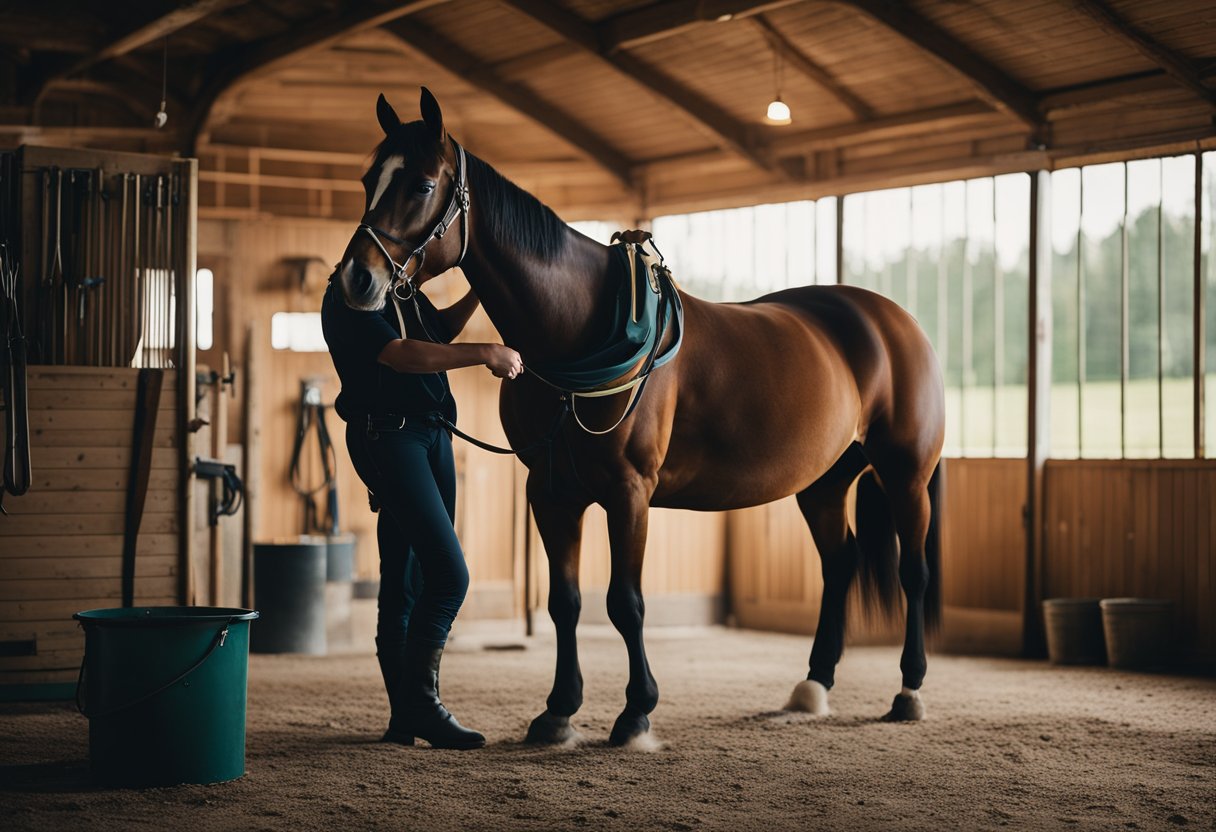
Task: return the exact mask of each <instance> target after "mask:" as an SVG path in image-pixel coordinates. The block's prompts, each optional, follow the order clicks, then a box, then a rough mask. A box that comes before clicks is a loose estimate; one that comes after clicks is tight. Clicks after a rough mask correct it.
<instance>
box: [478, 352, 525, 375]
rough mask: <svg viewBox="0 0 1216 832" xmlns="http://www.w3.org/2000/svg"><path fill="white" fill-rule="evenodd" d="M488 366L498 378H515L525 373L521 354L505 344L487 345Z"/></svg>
mask: <svg viewBox="0 0 1216 832" xmlns="http://www.w3.org/2000/svg"><path fill="white" fill-rule="evenodd" d="M486 346H487V347H488V349H487V350H486V352H487V355H486V362H485V364H486V366H487V367H489V368H490V372H491V373H493V374H494V375H495V376H496V377H498V378H515V377H516V376H517V375H519V374H520V373H522V372H523V371H524V360H523V359H522V358H521V357H520V355H519V353H517V352H516V351H515V350H513V349H511V348H510V347H508V346H505V345H503V344H487V345H486Z"/></svg>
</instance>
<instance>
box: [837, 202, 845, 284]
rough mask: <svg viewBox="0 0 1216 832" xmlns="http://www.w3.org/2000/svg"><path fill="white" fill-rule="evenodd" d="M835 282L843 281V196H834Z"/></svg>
mask: <svg viewBox="0 0 1216 832" xmlns="http://www.w3.org/2000/svg"><path fill="white" fill-rule="evenodd" d="M836 282H837V283H844V282H845V280H844V196H843V195H842V196H838V197H836Z"/></svg>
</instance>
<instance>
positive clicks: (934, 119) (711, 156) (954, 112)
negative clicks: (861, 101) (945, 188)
mask: <svg viewBox="0 0 1216 832" xmlns="http://www.w3.org/2000/svg"><path fill="white" fill-rule="evenodd" d="M995 119H999V120H1001V121H1004V117H1003V116H1002V115H1001V114H999V113H998V112H997V111H996V110H994V109H992V107H991V106H990V105H989V104H987V103H986V102H983V101H961V102H958V103H957V104H946V105H944V106H941V107H932V108H930V109H927V110H911V111H908V112H904V113H896V114H894V115H889V116H879V117H877V118H874V119H872V120H870V121H867V122H852V123H849V124H838V125H834V126H831V127H818V128H815V129H813V130H803V131H801V132H798V133H789V134H783V135H782V136H781V137H780V138H778V139H776V140H774V141H772V142H770V143H769V144H768V145H767V150H768V152H769V153H771V154H772V155H773V156H774V157H775V158H778V159H782V158H790V157H792V156H799V155H802V156H805V155H806V154H808V153H812V152H816V151H824V150H836V149H838V148H842V147H851V146H855V145H861V144H868V143H871V142H878V141H891V140H895V139H907V138H911V137H914V136H920V135H923V134H925V133H942V132H949V131H965V130H968V129H974V128H976V127H982V126H986V125H991V124H992V123H993V121H994V120H995ZM962 135H964V136H965V135H966V134H965V133H963V134H962ZM720 158H721V153H720V152H718V151H711V152H696V153H685V154H680V155H678V156H671V157H666V158H660V159H649V160H647V161H646V162H645V163H644V165H643V166H642V168H643V170H645V171H646V172H649V171H651V170H653V169H668V170H671V169H683V168H695V167H696V166H698V165H701V164H704V163H706V162H712V161H714V160H715V159H720Z"/></svg>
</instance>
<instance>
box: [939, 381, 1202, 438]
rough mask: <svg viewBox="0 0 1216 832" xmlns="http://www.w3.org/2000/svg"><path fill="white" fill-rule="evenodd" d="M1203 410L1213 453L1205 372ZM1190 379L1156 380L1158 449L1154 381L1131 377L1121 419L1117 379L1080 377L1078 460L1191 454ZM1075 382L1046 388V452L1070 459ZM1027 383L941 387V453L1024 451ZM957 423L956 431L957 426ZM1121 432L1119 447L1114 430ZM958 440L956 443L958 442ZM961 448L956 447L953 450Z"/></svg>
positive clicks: (1075, 427)
mask: <svg viewBox="0 0 1216 832" xmlns="http://www.w3.org/2000/svg"><path fill="white" fill-rule="evenodd" d="M1206 384H1207V388H1206V389H1207V401H1208V406H1207V407H1206V408H1205V409H1204V410H1205V421H1206V436H1207V437H1209V440H1208V443H1207V444H1208V456H1216V453H1214V452H1213V451H1214V450H1216V448H1214V445H1216V373H1209V374H1208V375H1207V380H1206ZM1192 389H1193V388H1192V382H1191V379H1189V378H1171V379H1166V380H1165V382H1164V384H1163V385H1162V389H1161V393H1162V396H1161V398H1162V404H1163V407H1162V411H1163V416H1164V424H1165V430H1164V435H1163V439H1164V454H1163V453H1162V452H1161V438H1162V437H1159V435H1158V405H1157V397H1158V390H1157V382H1156V380H1154V379H1135V380H1131V381H1129V382H1128V384H1127V407H1126V414H1127V423H1126V426H1124V425H1123V422H1122V418H1121V415H1120V414H1121V412H1122V410H1121V408H1120V406H1119V382H1118V381H1097V382H1086V383H1085V385H1084V389H1083V392H1082V399H1081V412H1082V416H1083V423H1082V424H1081V425H1080V432H1081V437H1082V448H1081V455H1082V456H1085V457H1091V458H1093V457H1114V458H1118V457H1128V458H1133V457H1140V458H1145V457H1146V458H1157V457H1160V456H1166V457H1181V458H1190V457H1193V456H1194V446H1193V430H1192V427H1191V418H1192V417H1191V413H1192ZM1077 398H1078V397H1077V384H1076V382H1071V383H1061V384H1054V385H1052V391H1051V434H1050V440H1051V456H1053V457H1057V458H1060V459H1069V458H1076V457H1077V456H1078V452H1077V432H1078V425H1077ZM1026 406H1027V404H1026V387H1025V385H1004V386H1001V387H997V388H995V389H994V388H992V387H982V388H970V389H968V390H966V391H965V393H964V391H961V390H959V388H957V387H953V388H948V389H947V390H946V455H947V456H972V457H989V456H1007V457H1008V456H1012V457H1017V456H1025V454H1026V416H1027V413H1026ZM960 428H961V430H960ZM1121 432H1125V434H1126V440H1125V441H1126V451H1124V450H1123V449H1121V447H1120V433H1121ZM960 439H961V440H962V441H961V442H960ZM960 445H961V446H962V447H961V448H960Z"/></svg>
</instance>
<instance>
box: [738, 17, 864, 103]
mask: <svg viewBox="0 0 1216 832" xmlns="http://www.w3.org/2000/svg"><path fill="white" fill-rule="evenodd" d="M748 20H749V21H750V22H751V23H752V25H753V26H755V27H756V28H757V29H758V30H759V31H760V33H761V34H763V35H764V37H765V38H767V39H768V41H769V43H771V44H772V45H773V48H774V49H776V50H778V51H780V52H781V55H782V57H783V58H784V59H785V61H786V63H788V64H789V65H790V66H791V67H793V68H794V69H795V70H797V71H798V72H801V73H802V74H803V75H804V76H806V77H807V78H809V79H810V80H811V81H813V82H814V83H816V84H818V85H819V86H820V87H822V88H823V89H824V90H826V91H827V92H828V93H829V94H830V95H831V96H832V97H833V98H835V99H836V100H837V101H839V102H840V103H841V104H843V105H844V106H845V107H847V108H848V110H849V112H851V113H852V114H853V115H854V117H856V118H857V120H858V121H866V120H867V119H870V118H873V117H874V111H873V110H872V109H871V108H870V105H868V104H866V102H864V101H862V100H861V99H860V98H858V97H857V96H856V95H854V94H853V92H852V91H851V90H850V89H849V88H848V87H846V86H845V85H844V84H842V83H840V81H839V80H837V78H836V76H834V75H833V74H832V73H831V72H829V71H828V70H826V69H824V68H823V67H822V66H820V65H819V64H817V63H816V62H815V61H813V60H812V59H811V58H810V57H808V56H807V55H806V53H804V52H803V51H802V50H801V49H799V48H798V47H797V46H795V45H794V44H793V43H791V42H790V41H789V39H788V38H786V37H785V35H783V34H781V32H780V31H779V30H778V29H777V27H776V26H774V25H773V22H772V21H771V20H769V19H768V18H767V17H765V16H764V15H762V14H757V15H753V16H751V17H749V18H748Z"/></svg>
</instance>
